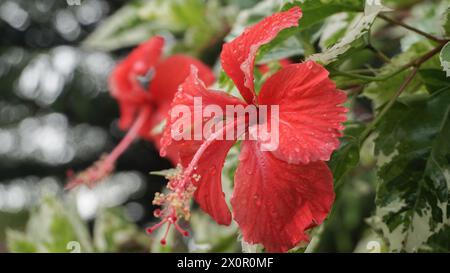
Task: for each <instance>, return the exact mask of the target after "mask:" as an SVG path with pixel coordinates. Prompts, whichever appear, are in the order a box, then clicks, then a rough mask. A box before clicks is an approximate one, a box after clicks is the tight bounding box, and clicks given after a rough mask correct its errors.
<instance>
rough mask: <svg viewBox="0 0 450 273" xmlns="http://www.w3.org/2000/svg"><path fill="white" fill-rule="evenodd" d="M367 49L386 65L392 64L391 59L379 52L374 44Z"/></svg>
mask: <svg viewBox="0 0 450 273" xmlns="http://www.w3.org/2000/svg"><path fill="white" fill-rule="evenodd" d="M367 49H369V50H370V51H372V52H373V53H374V54H375V55H377V56H378V58H380V59H381V60H382V61H383V62H385V63H390V62H391V59H389V57H388V56H386V55H385V54H384V53H383V52H381V50H378V49H377V48H375V47H374V46H373V45H372V44H369V45H368V46H367Z"/></svg>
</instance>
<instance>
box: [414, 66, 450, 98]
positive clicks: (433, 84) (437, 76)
mask: <svg viewBox="0 0 450 273" xmlns="http://www.w3.org/2000/svg"><path fill="white" fill-rule="evenodd" d="M419 75H420V78H421V79H422V81H423V83H424V84H425V86H426V88H427V90H428V92H430V93H434V92H436V91H439V90H441V89H442V88H444V87H450V81H449V80H448V78H447V75H446V73H445V72H444V71H442V70H441V69H420V70H419Z"/></svg>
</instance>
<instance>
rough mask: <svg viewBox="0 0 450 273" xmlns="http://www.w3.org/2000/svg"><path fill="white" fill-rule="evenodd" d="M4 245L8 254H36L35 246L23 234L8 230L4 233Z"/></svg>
mask: <svg viewBox="0 0 450 273" xmlns="http://www.w3.org/2000/svg"><path fill="white" fill-rule="evenodd" d="M6 244H7V245H8V249H9V251H10V252H14V253H36V252H38V249H37V246H36V245H35V244H34V243H33V242H32V241H31V240H29V239H28V238H27V236H26V234H25V233H22V232H19V231H15V230H11V229H8V230H7V231H6Z"/></svg>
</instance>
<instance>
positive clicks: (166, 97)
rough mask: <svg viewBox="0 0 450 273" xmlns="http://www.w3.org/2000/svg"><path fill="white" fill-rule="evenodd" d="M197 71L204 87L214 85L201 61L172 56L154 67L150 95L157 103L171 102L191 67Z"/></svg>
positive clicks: (212, 76) (210, 75)
mask: <svg viewBox="0 0 450 273" xmlns="http://www.w3.org/2000/svg"><path fill="white" fill-rule="evenodd" d="M192 65H193V66H195V67H196V68H197V69H198V77H199V78H200V80H202V81H203V82H204V83H205V85H206V86H210V85H211V84H213V83H214V81H215V77H214V74H213V72H212V71H211V69H209V67H208V66H206V65H205V64H203V63H202V62H201V61H199V60H197V59H194V58H192V57H189V56H185V55H173V56H171V57H169V58H167V59H166V60H164V61H163V62H161V63H160V64H158V65H157V66H156V74H155V78H154V79H153V80H152V82H151V85H150V93H151V94H153V95H154V98H155V99H156V101H157V102H159V103H167V102H169V103H170V102H171V101H172V99H173V96H174V95H175V93H176V92H177V91H178V86H180V85H181V84H182V83H183V82H184V80H185V79H186V78H187V76H189V73H190V71H191V66H192Z"/></svg>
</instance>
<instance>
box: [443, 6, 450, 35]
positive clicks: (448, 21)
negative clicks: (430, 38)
mask: <svg viewBox="0 0 450 273" xmlns="http://www.w3.org/2000/svg"><path fill="white" fill-rule="evenodd" d="M443 18H444V19H443V21H444V22H443V28H444V33H445V35H446V36H447V37H450V7H449V8H448V9H447V11H446V12H445V14H444V16H443Z"/></svg>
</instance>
